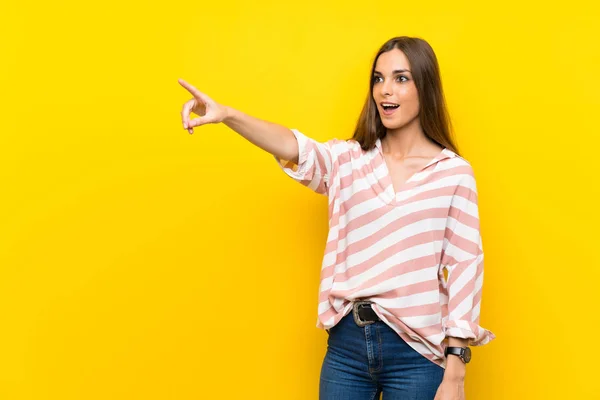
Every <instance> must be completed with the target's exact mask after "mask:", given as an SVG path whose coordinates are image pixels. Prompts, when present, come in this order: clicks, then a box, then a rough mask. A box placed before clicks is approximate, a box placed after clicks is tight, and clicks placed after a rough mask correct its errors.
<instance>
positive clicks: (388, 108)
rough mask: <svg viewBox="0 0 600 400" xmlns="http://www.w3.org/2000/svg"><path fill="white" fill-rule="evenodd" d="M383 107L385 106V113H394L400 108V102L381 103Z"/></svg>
mask: <svg viewBox="0 0 600 400" xmlns="http://www.w3.org/2000/svg"><path fill="white" fill-rule="evenodd" d="M381 107H382V108H383V114H384V115H392V114H393V113H394V112H395V111H396V110H397V109H398V108H400V104H395V103H381Z"/></svg>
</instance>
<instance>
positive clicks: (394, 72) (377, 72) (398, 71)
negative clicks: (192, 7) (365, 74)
mask: <svg viewBox="0 0 600 400" xmlns="http://www.w3.org/2000/svg"><path fill="white" fill-rule="evenodd" d="M402 72H410V70H408V69H396V70H394V71H392V75H395V74H401V73H402ZM373 74H376V75H383V74H382V73H381V72H379V71H375V72H373ZM411 74H412V72H411Z"/></svg>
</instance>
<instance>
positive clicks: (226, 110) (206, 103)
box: [179, 79, 299, 164]
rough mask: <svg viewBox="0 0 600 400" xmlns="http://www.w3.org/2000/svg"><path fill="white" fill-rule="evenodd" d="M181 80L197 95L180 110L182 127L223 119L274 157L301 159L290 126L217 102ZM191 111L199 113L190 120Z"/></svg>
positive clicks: (180, 80)
mask: <svg viewBox="0 0 600 400" xmlns="http://www.w3.org/2000/svg"><path fill="white" fill-rule="evenodd" d="M179 83H180V84H181V86H183V87H184V88H186V89H187V90H188V91H189V92H190V93H191V94H192V95H193V96H194V98H193V99H191V100H189V101H188V102H186V103H185V104H184V105H183V110H182V111H181V119H182V123H183V127H184V129H187V130H188V131H189V132H190V134H191V133H193V132H194V130H193V128H194V127H196V126H201V125H205V124H209V123H212V124H216V123H220V122H222V123H224V124H225V125H227V126H228V127H229V128H231V129H233V130H234V131H236V132H237V133H239V134H240V135H241V136H243V137H244V138H246V139H247V140H248V141H249V142H251V143H253V144H254V145H256V146H258V147H260V148H261V149H263V150H265V151H267V152H269V153H271V154H272V155H274V156H275V157H278V158H281V159H284V160H289V161H292V162H294V163H296V164H297V163H298V158H299V149H298V143H297V140H296V137H295V136H294V133H293V132H292V131H291V130H290V129H288V128H287V127H285V126H283V125H279V124H275V123H273V122H268V121H264V120H261V119H258V118H255V117H252V116H250V115H247V114H244V113H243V112H241V111H239V110H236V109H234V108H231V107H227V106H223V105H221V104H218V103H217V102H215V101H214V100H212V99H211V98H210V97H208V96H207V95H206V94H204V93H202V92H200V91H199V90H198V89H196V88H195V87H194V86H192V85H190V84H189V83H187V82H186V81H184V80H183V79H179ZM192 112H193V113H195V114H197V115H199V116H200V117H199V118H194V119H191V120H190V113H192Z"/></svg>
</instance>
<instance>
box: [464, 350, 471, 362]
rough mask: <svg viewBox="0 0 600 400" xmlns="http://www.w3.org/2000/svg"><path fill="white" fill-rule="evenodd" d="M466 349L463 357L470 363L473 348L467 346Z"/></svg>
mask: <svg viewBox="0 0 600 400" xmlns="http://www.w3.org/2000/svg"><path fill="white" fill-rule="evenodd" d="M464 350H465V351H464V352H463V357H464V359H465V362H466V363H468V362H469V361H471V349H470V348H469V347H465V349H464Z"/></svg>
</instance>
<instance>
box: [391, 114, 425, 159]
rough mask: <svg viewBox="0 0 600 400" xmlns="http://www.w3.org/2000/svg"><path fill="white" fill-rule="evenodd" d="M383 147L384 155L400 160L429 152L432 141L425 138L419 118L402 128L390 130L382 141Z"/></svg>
mask: <svg viewBox="0 0 600 400" xmlns="http://www.w3.org/2000/svg"><path fill="white" fill-rule="evenodd" d="M381 147H382V149H383V152H384V153H386V154H390V155H391V156H392V157H393V158H399V159H400V158H405V157H410V156H413V155H418V154H421V153H423V151H427V150H428V149H429V148H430V147H431V141H430V140H429V138H428V137H427V136H425V133H424V132H423V129H421V124H420V123H419V118H418V117H417V118H415V119H414V120H412V121H411V122H409V123H408V124H407V125H404V126H403V127H401V128H398V129H388V130H387V133H386V135H385V137H384V138H383V139H382V140H381Z"/></svg>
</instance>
